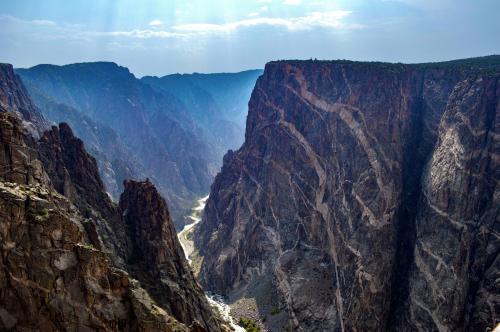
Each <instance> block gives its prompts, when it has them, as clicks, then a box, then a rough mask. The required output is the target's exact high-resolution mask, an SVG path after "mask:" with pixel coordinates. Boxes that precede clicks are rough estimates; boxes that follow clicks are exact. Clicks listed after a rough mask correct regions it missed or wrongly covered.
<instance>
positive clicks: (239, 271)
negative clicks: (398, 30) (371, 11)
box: [195, 57, 500, 331]
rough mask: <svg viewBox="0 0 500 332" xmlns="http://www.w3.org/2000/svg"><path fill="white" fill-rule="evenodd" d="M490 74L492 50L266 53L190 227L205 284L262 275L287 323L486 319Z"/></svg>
mask: <svg viewBox="0 0 500 332" xmlns="http://www.w3.org/2000/svg"><path fill="white" fill-rule="evenodd" d="M499 80H500V58H499V57H486V58H478V59H469V60H463V61H456V62H448V63H437V64H422V65H402V64H386V63H356V62H349V61H325V62H322V61H280V62H272V63H269V64H268V65H267V66H266V69H265V71H264V75H263V76H262V77H261V78H259V80H258V82H257V85H256V87H255V89H254V91H253V94H252V98H251V100H250V104H249V106H250V109H249V114H248V119H247V127H246V134H245V143H244V145H243V146H242V147H241V149H239V150H238V151H236V152H230V153H228V154H227V155H226V156H225V158H224V165H223V168H222V171H221V173H219V174H218V175H217V177H216V180H215V182H214V184H213V185H212V189H211V193H210V198H209V199H208V201H207V205H206V208H205V212H204V218H203V222H202V223H200V224H199V227H198V229H197V230H196V233H195V236H196V241H195V243H197V244H198V246H199V250H200V254H201V255H202V256H204V260H203V265H202V270H201V281H202V283H203V284H204V286H205V287H207V288H209V289H211V290H214V291H217V292H222V293H225V294H233V295H234V294H240V296H242V295H241V294H245V292H246V296H249V295H254V296H255V297H256V298H257V301H258V303H257V304H258V305H259V296H257V295H255V294H250V293H251V291H250V290H251V289H256V287H255V286H256V285H268V287H267V289H265V290H262V289H261V290H260V292H261V293H266V294H272V293H273V292H275V293H277V294H278V297H279V299H280V301H279V305H280V307H281V308H282V309H284V310H285V311H286V313H287V314H288V323H287V324H288V326H289V328H290V329H292V330H301V331H368V330H370V331H371V330H375V331H383V330H408V331H417V330H421V331H429V330H436V331H437V330H439V331H469V330H485V329H486V328H487V327H489V328H492V327H494V326H495V324H496V323H497V322H498V320H499V319H500V291H499V288H498V281H497V280H498V274H499V273H500V266H499V258H498V253H499V252H500V238H499V236H498V234H499V227H500V224H499V222H498V221H499V215H500V214H499V212H500V192H499V186H498V180H499V177H500V159H499V158H498V155H499V153H500V135H499V129H500V127H499V122H498V120H499V116H500V115H499V114H500V104H499V99H500V85H499V84H498V83H499ZM257 288H258V287H257ZM261 288H262V287H261ZM259 310H261V312H262V313H263V314H266V313H268V312H267V311H266V310H268V309H267V308H266V307H265V305H264V304H262V303H261V307H260V308H259Z"/></svg>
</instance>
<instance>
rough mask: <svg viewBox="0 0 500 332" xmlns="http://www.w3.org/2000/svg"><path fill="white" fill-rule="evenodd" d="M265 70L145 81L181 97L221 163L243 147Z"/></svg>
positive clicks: (168, 76)
mask: <svg viewBox="0 0 500 332" xmlns="http://www.w3.org/2000/svg"><path fill="white" fill-rule="evenodd" d="M261 74H262V70H260V69H259V70H248V71H242V72H239V73H216V74H198V73H194V74H174V75H167V76H163V77H153V76H146V77H143V78H142V79H141V81H143V82H145V83H148V84H149V85H151V86H152V87H153V88H155V89H157V90H160V91H164V92H167V93H169V94H171V95H173V96H175V97H177V98H178V99H179V100H180V101H182V103H183V104H184V105H185V107H186V110H187V112H189V114H190V115H191V116H192V117H193V119H195V121H196V123H197V124H198V125H199V126H200V127H201V128H202V129H203V130H204V135H205V136H206V137H207V138H208V139H209V140H210V141H211V142H212V145H213V146H214V147H215V148H216V149H217V154H218V158H219V160H221V161H222V156H223V155H224V154H225V153H226V151H227V150H230V149H237V148H239V147H240V146H241V144H242V143H243V139H244V133H245V130H244V128H245V121H246V116H247V111H248V101H249V100H250V95H251V93H252V90H253V87H254V85H255V82H256V81H257V78H258V77H259V76H260V75H261Z"/></svg>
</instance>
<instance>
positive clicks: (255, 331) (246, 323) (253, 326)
mask: <svg viewBox="0 0 500 332" xmlns="http://www.w3.org/2000/svg"><path fill="white" fill-rule="evenodd" d="M238 325H239V326H241V327H243V328H244V329H245V330H247V332H260V327H259V326H258V325H257V322H256V321H254V320H253V319H251V318H247V317H240V321H239V322H238Z"/></svg>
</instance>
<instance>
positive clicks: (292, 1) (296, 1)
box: [283, 0, 302, 6]
mask: <svg viewBox="0 0 500 332" xmlns="http://www.w3.org/2000/svg"><path fill="white" fill-rule="evenodd" d="M301 3H302V0H284V1H283V4H284V5H288V6H297V5H300V4H301Z"/></svg>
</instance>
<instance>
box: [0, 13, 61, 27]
mask: <svg viewBox="0 0 500 332" xmlns="http://www.w3.org/2000/svg"><path fill="white" fill-rule="evenodd" d="M0 20H2V21H7V22H11V23H21V24H34V25H44V26H56V25H57V23H56V22H54V21H49V20H23V19H21V18H18V17H14V16H10V15H0Z"/></svg>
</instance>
